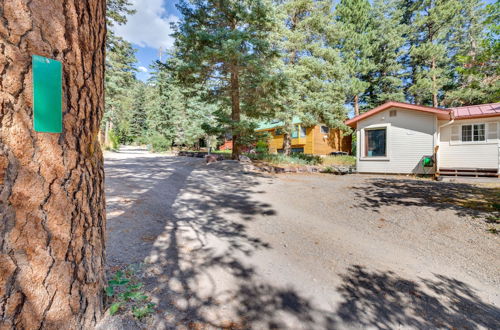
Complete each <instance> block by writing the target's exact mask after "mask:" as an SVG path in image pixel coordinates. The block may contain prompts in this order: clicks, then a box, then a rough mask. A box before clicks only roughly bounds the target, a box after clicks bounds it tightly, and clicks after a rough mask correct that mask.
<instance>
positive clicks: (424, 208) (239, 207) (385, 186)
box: [106, 148, 500, 329]
mask: <svg viewBox="0 0 500 330" xmlns="http://www.w3.org/2000/svg"><path fill="white" fill-rule="evenodd" d="M492 189H493V188H491V187H487V188H484V189H482V190H481V192H482V193H484V194H486V196H489V195H488V194H490V193H491V194H493V190H492ZM472 190H473V187H472V186H470V185H468V184H458V183H442V182H430V181H423V180H413V179H409V178H404V177H385V176H381V177H376V176H361V175H349V176H334V175H328V174H314V175H306V174H303V175H299V174H293V175H279V176H270V175H264V174H258V173H249V172H245V170H244V168H243V167H242V166H241V165H240V164H238V163H234V162H231V161H224V162H219V163H216V164H211V165H205V164H204V163H203V160H202V159H193V158H185V157H169V156H161V155H153V154H149V153H147V152H145V151H142V150H136V149H133V148H126V149H123V150H121V152H120V153H109V154H107V155H106V194H107V203H108V204H107V205H108V210H107V212H108V243H107V256H108V266H109V267H110V268H111V269H113V268H117V267H120V266H124V265H127V264H132V263H144V264H143V268H142V269H143V272H144V274H143V276H144V281H145V283H146V287H147V291H148V293H149V294H150V295H151V296H152V297H153V300H154V301H155V302H156V303H157V305H158V311H157V313H156V314H155V315H154V316H153V317H151V318H150V319H149V320H148V321H147V324H146V325H145V327H146V328H155V329H170V328H186V329H191V328H193V329H205V328H209V329H210V328H223V327H227V328H235V329H239V328H252V329H267V328H292V329H344V328H349V329H352V328H373V329H394V328H404V329H408V328H416V329H417V328H418V329H427V328H429V329H431V328H458V329H462V328H469V329H476V328H491V329H493V328H498V327H499V323H498V320H500V271H499V270H500V258H499V257H500V249H499V247H500V246H499V237H500V236H499V235H494V234H490V233H487V232H486V228H487V224H486V223H485V222H484V220H483V219H482V216H483V215H482V214H480V213H478V212H477V211H473V210H471V209H467V208H463V207H460V206H459V205H458V204H457V203H456V200H458V197H457V196H459V195H461V194H464V192H468V191H472Z"/></svg>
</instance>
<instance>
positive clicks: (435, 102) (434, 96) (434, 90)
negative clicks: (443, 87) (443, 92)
mask: <svg viewBox="0 0 500 330" xmlns="http://www.w3.org/2000/svg"><path fill="white" fill-rule="evenodd" d="M431 70H432V106H433V107H435V108H437V107H438V106H439V103H438V95H437V86H436V80H437V77H436V60H435V59H434V58H433V59H432V64H431Z"/></svg>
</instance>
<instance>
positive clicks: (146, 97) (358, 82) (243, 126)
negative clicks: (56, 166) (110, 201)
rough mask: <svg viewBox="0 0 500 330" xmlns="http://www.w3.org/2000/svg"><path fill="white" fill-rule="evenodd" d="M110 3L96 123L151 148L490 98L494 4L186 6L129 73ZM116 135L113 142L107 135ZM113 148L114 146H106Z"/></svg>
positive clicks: (391, 0)
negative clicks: (374, 111) (169, 32)
mask: <svg viewBox="0 0 500 330" xmlns="http://www.w3.org/2000/svg"><path fill="white" fill-rule="evenodd" d="M107 6H108V19H107V24H108V39H107V44H106V48H107V58H106V109H105V116H104V119H105V122H106V123H109V126H106V127H103V129H106V131H108V130H109V129H110V128H111V127H112V130H113V137H114V138H115V137H116V138H117V139H118V140H119V142H120V143H128V142H132V141H135V142H137V143H142V144H149V145H151V146H152V147H153V149H155V150H165V149H168V148H171V147H172V146H177V147H180V148H187V149H193V148H198V147H200V145H202V144H204V145H206V146H212V147H215V146H217V143H218V142H222V141H223V140H224V138H232V139H233V141H234V142H235V143H234V145H235V148H234V150H233V157H235V158H237V157H238V154H239V152H240V147H239V146H240V145H255V143H256V142H257V141H259V139H260V140H262V141H264V140H265V138H263V137H262V136H259V135H258V134H255V133H254V128H255V127H256V124H257V123H258V122H259V121H262V120H270V119H276V120H280V121H283V122H285V127H284V128H283V131H284V133H285V139H284V141H285V142H284V150H285V154H288V153H289V151H290V147H291V132H292V129H293V125H292V119H293V118H294V117H299V118H300V119H301V121H302V122H303V123H304V124H305V125H315V124H319V123H324V124H327V125H328V126H330V127H339V128H343V129H346V127H345V126H344V125H343V122H344V120H345V119H346V117H347V113H348V112H349V111H352V110H354V111H353V112H355V113H357V112H358V111H361V112H362V111H364V110H367V109H371V108H373V107H376V106H378V105H380V104H382V103H384V102H387V101H391V100H394V101H406V102H410V103H417V104H423V105H431V106H432V105H433V106H460V105H470V104H480V103H491V102H499V101H500V79H499V77H500V72H499V68H498V61H499V58H498V56H499V54H500V46H499V31H500V28H499V23H498V22H499V21H500V3H499V2H498V1H497V2H493V3H491V4H489V5H486V4H485V1H484V0H373V1H369V0H340V1H338V2H334V1H331V0H255V1H252V0H240V1H238V0H184V1H181V2H180V4H179V5H178V8H179V11H180V13H181V17H180V22H179V23H178V24H177V26H176V29H175V33H174V37H175V47H174V48H173V49H171V50H170V53H169V54H168V56H167V60H166V61H165V62H159V61H157V62H156V63H155V64H153V65H152V66H151V72H152V74H151V79H150V80H149V81H148V82H147V83H144V82H140V81H138V80H137V78H136V77H135V71H136V69H135V65H136V59H135V54H134V49H133V47H132V45H131V44H130V43H129V42H127V41H126V40H123V39H121V38H119V37H117V36H115V35H114V34H113V33H112V30H111V29H110V28H111V27H112V26H113V25H114V24H124V23H126V15H130V14H133V10H131V9H130V3H129V2H128V1H127V0H111V1H108V3H107ZM115 140H116V139H115ZM115 142H116V141H115Z"/></svg>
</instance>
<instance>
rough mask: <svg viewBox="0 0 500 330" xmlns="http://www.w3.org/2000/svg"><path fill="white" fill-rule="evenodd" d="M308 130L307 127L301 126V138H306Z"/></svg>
mask: <svg viewBox="0 0 500 330" xmlns="http://www.w3.org/2000/svg"><path fill="white" fill-rule="evenodd" d="M306 135H307V130H306V128H305V127H302V126H300V137H306Z"/></svg>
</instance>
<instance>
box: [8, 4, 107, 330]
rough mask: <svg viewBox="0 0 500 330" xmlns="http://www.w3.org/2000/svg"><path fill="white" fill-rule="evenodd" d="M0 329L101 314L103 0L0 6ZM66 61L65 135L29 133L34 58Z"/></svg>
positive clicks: (65, 325)
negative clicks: (34, 56) (100, 140)
mask: <svg viewBox="0 0 500 330" xmlns="http://www.w3.org/2000/svg"><path fill="white" fill-rule="evenodd" d="M0 18H1V22H0V214H1V221H0V328H1V329H9V328H15V329H40V328H44V329H53V328H59V329H77V328H91V327H92V326H93V325H94V324H95V323H96V321H97V320H98V319H99V317H100V316H101V314H102V312H103V301H102V297H103V294H102V292H103V286H104V283H105V282H104V273H103V268H104V239H105V232H104V230H105V221H106V220H105V203H104V189H103V188H104V187H103V177H104V173H103V159H102V153H101V150H100V147H99V144H98V142H97V138H98V137H97V135H98V131H99V124H100V121H101V117H102V113H103V107H104V86H103V83H104V79H103V74H104V39H105V35H106V26H105V1H104V0H93V1H71V0H66V1H54V0H31V1H26V0H3V1H0ZM32 54H37V55H42V56H46V57H50V58H54V59H56V60H60V61H62V63H63V112H64V113H63V127H64V128H63V133H61V134H48V133H37V132H35V131H34V130H33V124H32V120H33V117H32V116H33V111H32V105H33V100H32V87H33V86H32V83H31V77H32V75H31V73H32V71H31V55H32Z"/></svg>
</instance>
